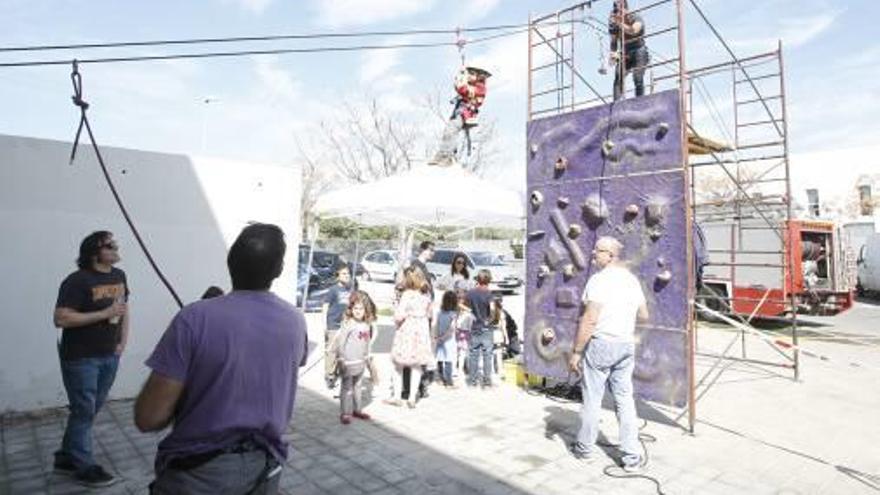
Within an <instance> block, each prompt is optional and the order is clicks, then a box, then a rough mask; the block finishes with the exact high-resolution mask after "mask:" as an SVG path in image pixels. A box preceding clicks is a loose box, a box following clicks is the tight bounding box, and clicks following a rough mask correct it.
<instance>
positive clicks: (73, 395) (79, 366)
mask: <svg viewBox="0 0 880 495" xmlns="http://www.w3.org/2000/svg"><path fill="white" fill-rule="evenodd" d="M118 367H119V356H116V355H111V356H105V357H92V358H82V359H71V360H62V361H61V378H62V379H63V380H64V389H65V390H66V391H67V400H68V402H69V405H68V409H69V410H70V415H69V416H68V417H67V428H66V429H65V430H64V439H63V440H62V441H61V450H59V451H57V452H55V459H56V461H63V460H68V461H70V462H72V463H73V465H74V466H76V469H77V470H78V471H81V470H83V469H85V468H88V467H89V466H93V465H94V464H96V462H95V457H94V455H93V454H92V424H93V423H94V421H95V415H97V414H98V411H99V410H100V409H101V406H102V405H104V402H105V401H106V400H107V393H108V392H110V387H111V386H112V385H113V380H114V378H116V369H117V368H118Z"/></svg>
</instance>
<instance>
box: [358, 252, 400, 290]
mask: <svg viewBox="0 0 880 495" xmlns="http://www.w3.org/2000/svg"><path fill="white" fill-rule="evenodd" d="M361 268H363V276H364V278H365V279H367V280H386V281H390V282H393V281H394V279H395V277H396V276H397V251H394V250H393V249H379V250H376V251H370V252H368V253H366V254H365V255H364V257H363V258H361Z"/></svg>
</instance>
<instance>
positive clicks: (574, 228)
mask: <svg viewBox="0 0 880 495" xmlns="http://www.w3.org/2000/svg"><path fill="white" fill-rule="evenodd" d="M583 230H584V229H582V228H581V226H580V225H578V224H576V223H573V224H571V225H569V226H568V236H569V237H571V238H572V239H577V237H578V236H579V235H581V232H583Z"/></svg>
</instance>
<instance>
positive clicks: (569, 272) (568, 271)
mask: <svg viewBox="0 0 880 495" xmlns="http://www.w3.org/2000/svg"><path fill="white" fill-rule="evenodd" d="M562 275H564V276H565V278H571V277H574V265H572V264H571V263H569V264H567V265H565V266H564V267H562Z"/></svg>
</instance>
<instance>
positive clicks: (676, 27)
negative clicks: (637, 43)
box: [642, 0, 678, 39]
mask: <svg viewBox="0 0 880 495" xmlns="http://www.w3.org/2000/svg"><path fill="white" fill-rule="evenodd" d="M667 1H668V0H667ZM677 30H678V26H672V27H668V28H665V29H658V30H657V31H651V34H645V35H642V39H648V38H651V37H654V36H660V35H661V34H666V33H670V32H672V31H677Z"/></svg>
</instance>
